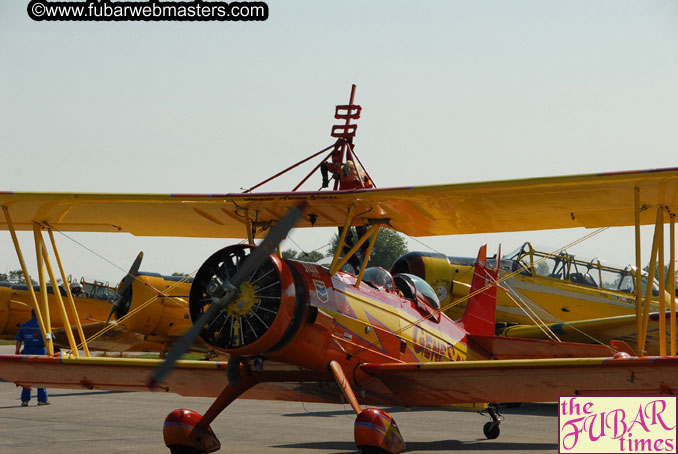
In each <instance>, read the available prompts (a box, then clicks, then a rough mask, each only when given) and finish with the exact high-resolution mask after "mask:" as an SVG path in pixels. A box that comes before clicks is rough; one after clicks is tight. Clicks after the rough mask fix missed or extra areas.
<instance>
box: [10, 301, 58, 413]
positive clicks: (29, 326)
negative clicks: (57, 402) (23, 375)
mask: <svg viewBox="0 0 678 454" xmlns="http://www.w3.org/2000/svg"><path fill="white" fill-rule="evenodd" d="M52 336H53V335H52ZM22 343H23V344H24V351H23V354H24V355H46V354H47V349H46V348H45V341H44V340H43V338H42V333H41V332H40V324H39V323H38V319H37V318H36V316H35V309H33V310H32V311H31V319H30V320H29V321H27V322H26V323H24V324H23V325H21V328H19V332H18V333H17V334H16V351H15V352H14V354H15V355H18V354H20V353H21V344H22ZM30 400H31V388H30V387H23V389H22V390H21V406H22V407H27V406H28V402H30ZM38 405H49V400H47V390H46V389H45V388H38Z"/></svg>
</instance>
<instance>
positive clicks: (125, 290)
mask: <svg viewBox="0 0 678 454" xmlns="http://www.w3.org/2000/svg"><path fill="white" fill-rule="evenodd" d="M143 258H144V253H143V251H142V252H139V255H137V258H136V259H134V262H133V263H132V266H131V267H130V269H129V271H128V272H127V274H126V275H125V277H123V278H122V282H121V283H120V287H119V288H118V294H117V295H116V296H115V297H114V298H113V299H112V300H111V312H110V313H109V314H108V318H107V319H106V324H107V325H108V322H110V321H111V317H112V316H113V313H115V312H117V311H119V310H120V309H121V308H123V307H125V306H127V307H128V308H129V303H130V301H131V300H132V283H133V282H134V278H136V276H137V273H138V272H139V267H140V266H141V260H142V259H143Z"/></svg>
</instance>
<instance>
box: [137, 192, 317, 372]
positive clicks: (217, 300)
mask: <svg viewBox="0 0 678 454" xmlns="http://www.w3.org/2000/svg"><path fill="white" fill-rule="evenodd" d="M307 206H308V203H307V202H305V201H302V202H299V203H298V204H296V205H294V206H293V207H292V208H290V209H289V210H288V211H287V213H285V215H284V216H283V217H282V218H281V219H280V221H279V222H278V223H277V224H275V225H274V226H273V228H271V230H270V231H269V232H268V235H266V238H264V240H263V241H262V242H261V244H260V245H259V246H257V247H256V248H255V249H254V250H253V252H252V253H251V254H250V255H249V256H248V257H247V259H246V260H245V262H244V263H243V264H242V266H241V267H240V269H239V270H238V272H237V273H235V275H234V276H233V277H232V278H231V280H230V281H226V282H224V283H223V284H221V286H220V287H219V288H217V289H215V291H214V292H213V296H212V304H210V306H209V308H207V311H205V312H204V313H203V314H202V315H201V316H200V318H199V319H198V320H197V322H196V323H195V324H194V325H193V326H192V327H191V329H190V330H188V332H186V334H184V335H183V336H182V337H181V338H180V339H179V340H178V341H176V342H175V343H174V345H173V346H172V350H170V352H169V353H168V355H167V356H166V357H165V361H164V362H163V363H162V364H160V365H159V366H158V367H156V368H155V370H154V371H153V372H152V373H151V380H150V383H149V386H152V385H153V384H155V383H160V382H162V381H163V380H164V379H165V377H167V375H168V374H169V373H170V372H171V371H172V370H173V369H174V366H175V364H176V362H177V361H178V360H179V358H181V355H183V354H184V353H186V352H187V351H188V349H189V348H191V345H193V343H194V342H195V340H196V339H197V338H198V336H199V335H200V332H201V331H202V330H203V328H204V327H205V325H206V324H207V321H208V320H211V319H212V318H214V317H215V316H216V315H217V314H218V313H219V312H220V311H221V310H223V309H224V308H225V307H226V306H227V305H228V304H229V303H230V302H231V300H233V298H235V297H236V296H237V294H238V292H239V290H240V284H242V283H243V282H244V281H245V279H246V278H247V276H249V275H250V274H251V273H252V271H254V270H255V269H256V268H257V267H258V266H259V265H261V263H263V262H264V260H266V259H267V258H268V257H269V256H270V255H271V253H272V252H273V251H274V250H275V249H276V248H277V247H278V245H279V244H280V242H281V241H282V240H283V239H284V238H285V236H286V235H287V234H288V233H289V231H290V230H292V228H293V227H294V226H295V225H296V224H297V222H299V219H301V217H302V216H303V214H304V211H305V210H306V208H307Z"/></svg>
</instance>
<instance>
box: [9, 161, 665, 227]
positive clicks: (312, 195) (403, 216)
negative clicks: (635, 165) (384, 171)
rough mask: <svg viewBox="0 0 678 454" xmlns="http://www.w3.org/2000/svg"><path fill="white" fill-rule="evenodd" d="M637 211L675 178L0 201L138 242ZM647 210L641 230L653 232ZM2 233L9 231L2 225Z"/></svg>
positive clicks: (611, 176)
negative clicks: (303, 209) (283, 225)
mask: <svg viewBox="0 0 678 454" xmlns="http://www.w3.org/2000/svg"><path fill="white" fill-rule="evenodd" d="M636 187H637V188H639V190H640V201H641V204H642V205H647V206H657V205H660V204H661V205H664V206H667V207H669V208H670V209H671V210H672V211H673V212H675V211H676V209H678V169H658V170H644V171H633V172H620V173H607V174H605V173H603V174H590V175H579V176H567V177H550V178H533V179H524V180H507V181H495V182H481V183H464V184H451V185H439V186H421V187H404V188H394V189H369V190H357V191H340V192H289V193H267V194H261V193H260V194H256V195H254V194H206V195H191V194H165V195H150V194H65V193H11V192H3V193H0V205H2V206H4V207H7V209H8V212H9V214H10V217H11V219H12V222H13V223H14V225H15V229H16V230H30V229H32V228H33V224H34V223H40V224H43V225H49V226H51V227H52V228H54V229H56V230H61V231H88V232H129V233H132V234H134V235H140V236H186V237H215V238H232V237H236V238H240V237H243V232H244V225H245V218H246V210H247V217H249V219H251V220H252V221H253V222H264V223H265V222H270V221H276V220H278V219H280V218H281V216H282V215H283V213H285V211H286V210H287V209H289V208H290V206H291V205H293V204H294V203H296V202H297V201H299V200H306V201H308V202H309V204H310V209H309V210H308V211H307V214H306V216H305V218H304V219H303V220H302V221H301V222H300V223H299V224H298V227H311V226H318V227H328V226H338V225H343V224H344V220H345V218H346V213H347V211H348V209H349V207H351V206H353V207H354V214H355V215H356V218H355V220H354V224H363V223H364V222H365V221H366V220H370V219H378V220H381V221H382V222H383V221H384V220H387V221H388V222H389V223H390V225H391V226H392V227H393V228H395V229H396V230H398V231H400V232H402V233H405V234H407V235H410V236H431V235H451V234H466V233H483V232H506V231H524V230H542V229H553V228H569V227H587V228H591V227H602V226H609V225H613V224H614V225H632V224H633V222H634V216H633V213H634V188H636ZM654 219H655V216H654V214H653V213H650V210H646V211H644V212H643V213H641V223H642V224H650V223H654ZM0 229H8V224H7V222H6V219H5V217H4V216H3V217H0Z"/></svg>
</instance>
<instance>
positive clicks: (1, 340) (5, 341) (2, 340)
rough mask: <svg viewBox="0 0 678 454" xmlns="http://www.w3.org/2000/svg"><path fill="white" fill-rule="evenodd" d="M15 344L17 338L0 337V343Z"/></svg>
mask: <svg viewBox="0 0 678 454" xmlns="http://www.w3.org/2000/svg"><path fill="white" fill-rule="evenodd" d="M14 344H16V341H15V340H9V339H0V345H14Z"/></svg>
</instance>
